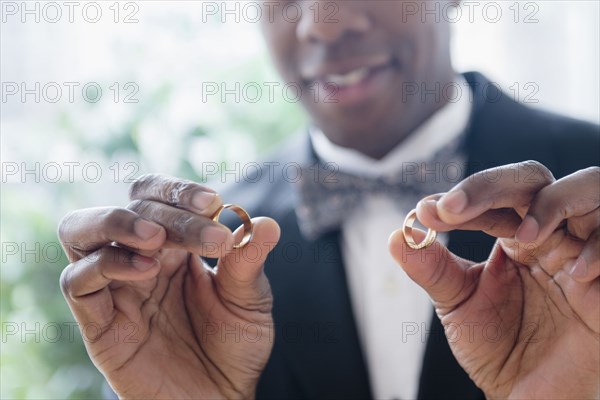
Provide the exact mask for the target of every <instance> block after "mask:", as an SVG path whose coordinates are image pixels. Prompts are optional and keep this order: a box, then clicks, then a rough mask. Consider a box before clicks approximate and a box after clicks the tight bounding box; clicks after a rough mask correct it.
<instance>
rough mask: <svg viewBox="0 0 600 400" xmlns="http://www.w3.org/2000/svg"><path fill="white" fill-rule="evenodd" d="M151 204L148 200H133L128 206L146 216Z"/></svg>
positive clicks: (129, 208)
mask: <svg viewBox="0 0 600 400" xmlns="http://www.w3.org/2000/svg"><path fill="white" fill-rule="evenodd" d="M149 206H150V202H149V201H147V200H133V201H132V202H130V203H129V204H127V207H126V208H127V209H128V210H131V211H133V212H134V213H136V214H138V215H140V216H144V215H147V214H148V208H149Z"/></svg>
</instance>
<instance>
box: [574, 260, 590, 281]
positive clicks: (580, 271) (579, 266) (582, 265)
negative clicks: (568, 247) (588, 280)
mask: <svg viewBox="0 0 600 400" xmlns="http://www.w3.org/2000/svg"><path fill="white" fill-rule="evenodd" d="M587 272H588V265H587V262H586V261H585V258H583V257H582V256H579V257H578V258H577V260H575V264H573V268H571V277H573V278H575V279H582V278H585V277H586V276H587Z"/></svg>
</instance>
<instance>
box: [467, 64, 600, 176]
mask: <svg viewBox="0 0 600 400" xmlns="http://www.w3.org/2000/svg"><path fill="white" fill-rule="evenodd" d="M465 77H466V78H467V81H468V82H469V83H470V84H471V85H472V87H473V90H474V91H475V95H474V101H473V113H472V118H471V121H470V129H469V136H468V145H467V146H468V152H469V153H470V154H471V155H472V157H471V158H472V159H473V160H474V161H476V162H478V163H481V164H482V166H483V167H484V168H491V167H494V166H498V165H503V164H508V163H512V162H519V161H526V160H530V159H531V160H536V161H539V162H541V163H542V164H544V165H546V166H547V167H548V168H550V170H551V171H552V172H553V173H554V174H555V176H557V177H560V176H564V175H567V174H569V173H572V172H574V171H576V170H578V169H582V168H586V167H589V166H595V165H600V126H598V125H596V124H593V123H591V122H586V121H581V120H578V119H575V118H571V117H566V116H563V115H559V114H556V113H552V112H549V111H545V110H541V109H538V108H534V107H531V106H528V105H526V104H523V103H519V102H516V101H514V100H513V99H512V98H510V97H509V96H508V95H506V94H504V93H501V92H498V91H497V88H495V87H494V86H493V85H491V84H490V82H489V81H488V80H487V79H486V78H484V77H483V76H482V75H480V74H477V73H469V74H466V75H465Z"/></svg>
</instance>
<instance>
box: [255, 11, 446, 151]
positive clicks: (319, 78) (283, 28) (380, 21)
mask: <svg viewBox="0 0 600 400" xmlns="http://www.w3.org/2000/svg"><path fill="white" fill-rule="evenodd" d="M429 3H430V4H429ZM435 3H437V6H438V7H440V8H441V7H444V6H445V5H446V3H445V1H433V0H430V1H419V2H415V1H402V0H338V1H332V0H324V1H316V0H304V1H291V0H289V1H274V2H268V1H266V2H265V3H264V5H263V7H264V12H263V18H262V21H263V24H262V25H263V32H264V36H265V38H266V41H267V45H268V47H269V49H270V52H271V54H272V58H273V60H274V61H275V63H276V65H277V68H278V69H279V72H280V74H281V75H282V77H283V79H284V80H285V81H287V82H293V83H295V84H297V85H299V86H300V88H301V89H302V97H301V99H302V103H303V105H304V106H305V108H306V109H307V111H308V112H309V114H310V116H311V118H312V119H313V121H314V123H315V124H316V125H317V126H318V127H319V128H321V129H322V130H323V132H324V133H325V135H327V137H328V138H329V139H330V140H331V141H333V142H334V143H336V144H338V145H340V146H344V147H350V148H354V149H356V150H358V151H360V152H362V153H364V154H366V155H369V156H371V157H373V158H381V157H382V156H384V155H385V154H386V153H387V152H388V151H389V150H391V149H392V148H393V147H394V146H395V145H396V144H398V143H400V142H401V141H402V140H403V139H404V138H405V137H407V136H408V135H409V134H410V133H411V132H412V131H413V130H414V129H415V128H416V127H418V126H419V125H420V124H421V123H422V122H423V121H425V120H426V119H427V118H428V117H429V116H431V114H433V113H434V112H435V111H436V110H437V109H439V108H441V107H442V106H443V103H444V102H443V97H444V96H440V97H441V98H438V99H436V96H433V95H429V96H425V98H424V99H422V96H421V92H420V90H421V89H420V88H422V87H423V88H427V89H434V88H435V87H436V83H439V84H440V86H441V87H443V86H444V85H445V84H446V83H448V82H451V81H452V80H453V78H454V73H453V71H452V67H451V63H450V55H449V28H448V23H446V22H444V19H443V18H440V17H439V16H438V18H437V19H438V22H436V16H435V15H431V14H426V13H425V12H424V10H423V8H424V7H426V6H427V7H430V8H429V9H434V7H435V6H436V4H435ZM269 4H270V5H269ZM415 8H417V10H415ZM298 11H301V12H300V13H299V12H298ZM440 21H441V22H440ZM422 85H423V86H422ZM415 87H418V88H419V89H418V90H419V92H418V93H417V94H413V95H410V96H409V95H408V94H407V93H408V92H411V93H414V91H415V90H416V89H415ZM409 88H410V90H408V89H409Z"/></svg>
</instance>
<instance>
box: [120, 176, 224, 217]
mask: <svg viewBox="0 0 600 400" xmlns="http://www.w3.org/2000/svg"><path fill="white" fill-rule="evenodd" d="M129 198H130V199H131V200H152V201H156V202H159V203H164V204H168V205H171V206H174V207H179V208H184V209H186V210H188V211H191V212H194V213H196V214H200V215H204V216H206V217H208V216H211V215H214V214H215V213H216V212H217V210H218V209H219V207H221V205H223V202H222V200H221V197H220V196H219V194H218V193H217V192H215V191H214V190H212V189H211V188H209V187H207V186H204V185H200V184H198V183H195V182H192V181H189V180H186V179H179V178H174V177H171V176H168V175H162V174H147V175H142V176H141V177H139V178H138V179H136V180H135V182H133V184H132V185H131V187H130V189H129Z"/></svg>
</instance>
